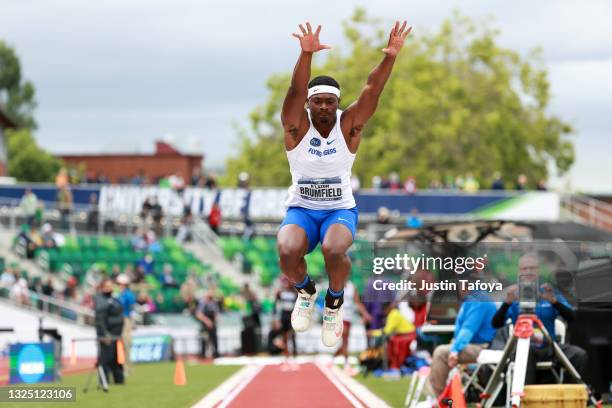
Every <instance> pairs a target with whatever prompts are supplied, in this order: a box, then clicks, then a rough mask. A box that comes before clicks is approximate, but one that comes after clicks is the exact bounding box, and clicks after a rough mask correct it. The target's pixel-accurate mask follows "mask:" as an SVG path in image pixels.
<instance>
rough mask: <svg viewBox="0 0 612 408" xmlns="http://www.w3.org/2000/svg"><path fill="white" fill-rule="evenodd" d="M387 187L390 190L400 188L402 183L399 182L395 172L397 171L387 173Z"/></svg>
mask: <svg viewBox="0 0 612 408" xmlns="http://www.w3.org/2000/svg"><path fill="white" fill-rule="evenodd" d="M387 188H388V189H390V190H392V191H397V190H401V189H402V183H401V182H400V177H399V174H397V172H395V171H392V172H391V173H390V174H389V186H388V187H387Z"/></svg>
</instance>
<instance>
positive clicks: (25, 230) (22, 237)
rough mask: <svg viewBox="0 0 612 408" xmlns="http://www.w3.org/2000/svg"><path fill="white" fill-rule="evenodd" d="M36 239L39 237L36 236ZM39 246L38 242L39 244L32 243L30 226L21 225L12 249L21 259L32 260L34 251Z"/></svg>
mask: <svg viewBox="0 0 612 408" xmlns="http://www.w3.org/2000/svg"><path fill="white" fill-rule="evenodd" d="M33 229H34V230H36V228H33ZM38 238H40V237H39V236H37V239H38ZM40 244H42V242H41V241H40V240H39V242H34V239H33V235H32V231H31V228H30V226H29V225H28V224H23V225H21V228H20V229H19V233H18V234H17V236H16V237H15V241H14V243H13V249H14V250H15V252H16V253H17V254H18V255H19V256H21V257H25V258H33V257H34V251H35V250H36V248H38V247H39V245H40Z"/></svg>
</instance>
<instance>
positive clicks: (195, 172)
mask: <svg viewBox="0 0 612 408" xmlns="http://www.w3.org/2000/svg"><path fill="white" fill-rule="evenodd" d="M202 178H203V176H202V168H201V167H198V166H195V167H194V168H193V169H191V180H190V182H189V185H191V186H193V187H198V186H200V183H201V181H202Z"/></svg>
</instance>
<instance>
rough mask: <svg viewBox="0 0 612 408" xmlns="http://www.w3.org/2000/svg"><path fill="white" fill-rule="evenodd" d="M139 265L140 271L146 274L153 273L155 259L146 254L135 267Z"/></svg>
mask: <svg viewBox="0 0 612 408" xmlns="http://www.w3.org/2000/svg"><path fill="white" fill-rule="evenodd" d="M139 267H141V268H142V273H143V274H144V275H145V276H147V275H150V274H152V273H153V268H154V267H155V259H154V258H153V256H152V255H151V254H146V255H145V256H144V257H143V258H142V259H141V260H140V261H138V264H137V265H136V269H138V268H139Z"/></svg>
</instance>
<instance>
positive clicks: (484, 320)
mask: <svg viewBox="0 0 612 408" xmlns="http://www.w3.org/2000/svg"><path fill="white" fill-rule="evenodd" d="M462 279H467V280H474V278H473V277H465V278H464V277H463V276H462ZM458 291H459V296H460V297H461V298H462V299H463V303H462V304H461V307H460V308H459V313H458V314H457V319H456V321H455V334H454V338H453V341H452V343H451V344H444V345H441V346H438V347H436V349H435V350H434V354H433V359H432V362H431V372H430V374H429V383H430V385H431V389H432V390H433V391H434V392H435V394H436V396H439V395H440V394H442V392H443V391H444V388H445V387H446V380H447V378H448V373H449V372H450V370H451V368H453V367H455V366H456V365H457V364H458V363H460V364H469V363H475V362H476V358H477V357H478V354H479V353H480V351H481V350H482V349H484V348H487V347H488V346H489V345H490V344H491V342H492V341H493V338H494V337H495V329H494V328H493V327H492V326H491V321H492V319H493V315H494V314H495V304H494V303H493V302H492V300H491V298H490V296H489V295H488V294H487V292H484V291H473V292H468V291H466V290H461V286H459V290H458Z"/></svg>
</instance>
